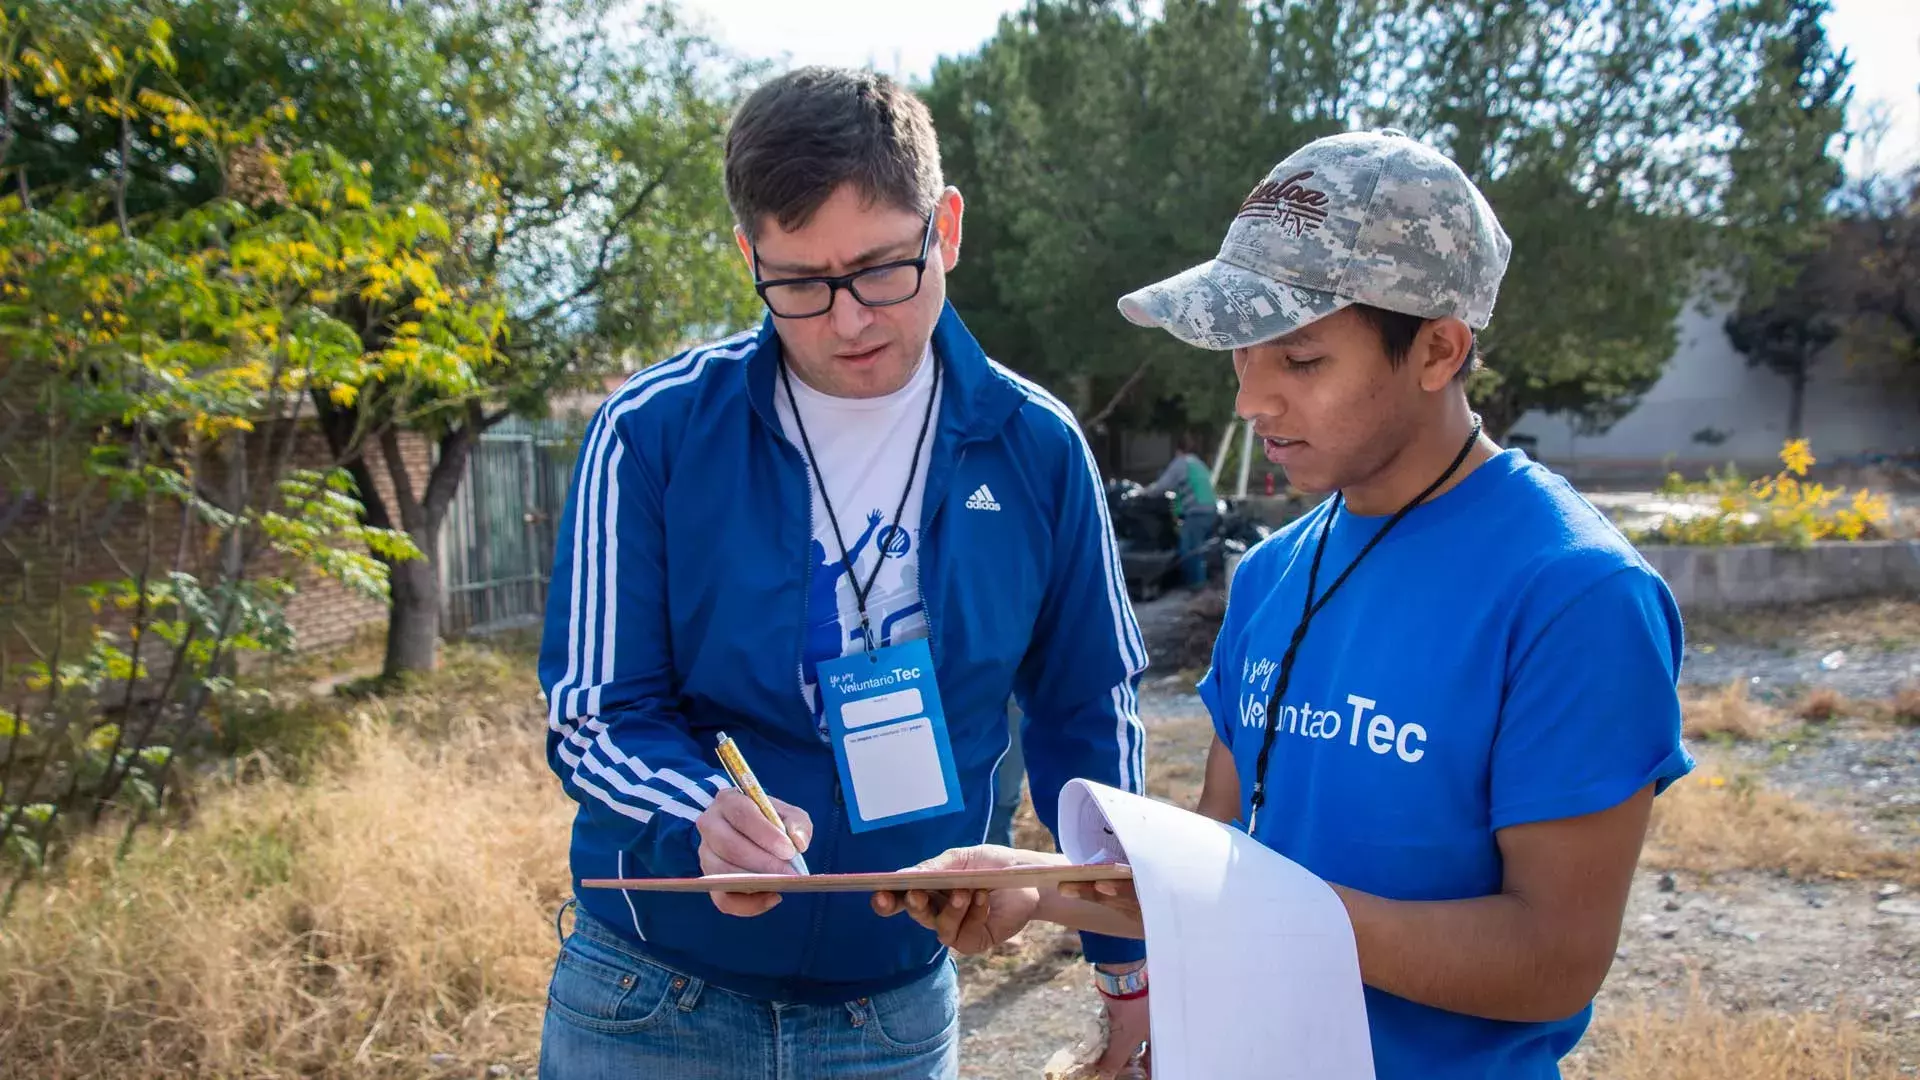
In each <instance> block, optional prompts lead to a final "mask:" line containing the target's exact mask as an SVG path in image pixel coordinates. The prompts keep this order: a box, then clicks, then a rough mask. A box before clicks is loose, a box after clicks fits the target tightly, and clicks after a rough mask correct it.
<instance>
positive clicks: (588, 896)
mask: <svg viewBox="0 0 1920 1080" xmlns="http://www.w3.org/2000/svg"><path fill="white" fill-rule="evenodd" d="M933 348H934V353H935V355H936V356H937V357H938V359H939V362H940V363H942V364H943V365H944V368H943V369H942V378H943V381H944V382H945V385H946V390H945V392H944V394H943V396H942V402H941V407H940V415H939V419H938V426H937V429H936V430H937V434H936V436H935V438H934V441H933V449H932V458H931V465H930V468H929V472H928V476H927V483H926V491H925V496H924V500H923V501H924V508H923V510H922V521H921V535H922V537H923V538H924V539H923V540H922V546H921V549H920V587H921V591H922V597H921V599H922V601H923V602H924V603H925V605H926V612H927V621H928V626H929V628H930V642H929V644H930V646H931V649H932V653H933V659H934V667H935V670H936V673H937V675H938V678H939V685H940V693H941V697H942V699H943V702H944V704H945V707H946V716H947V725H948V729H949V732H950V738H951V739H952V743H953V756H954V764H955V766H956V768H957V770H958V775H959V783H960V789H961V791H962V792H963V793H964V795H965V799H966V808H965V809H964V810H963V811H961V812H958V813H953V814H948V815H945V816H941V817H935V818H931V819H927V820H922V821H917V822H912V823H909V824H905V825H897V826H893V827H891V828H885V829H878V830H874V831H871V832H866V833H861V834H855V833H853V832H851V831H850V830H849V829H848V828H847V814H846V809H845V806H844V803H843V798H844V796H843V793H842V792H841V791H840V788H839V779H838V775H837V773H836V770H835V768H834V762H833V751H832V749H831V747H830V746H828V745H827V744H826V743H825V742H823V741H822V740H821V737H820V736H819V735H818V733H817V732H816V729H815V727H814V721H813V717H812V714H811V711H810V709H809V706H808V703H807V700H806V698H805V697H803V695H802V690H801V651H802V647H803V640H804V635H805V627H806V611H805V607H806V597H807V580H806V579H807V575H808V573H809V570H810V560H809V559H808V547H809V542H810V541H811V539H812V535H811V525H810V517H809V510H810V505H811V498H812V496H811V491H810V488H809V486H808V485H809V480H808V476H807V468H806V463H805V459H804V457H803V456H802V454H801V451H800V450H799V449H798V448H797V447H796V446H794V445H793V444H792V443H790V442H789V441H788V440H787V439H786V437H785V436H784V434H783V433H782V431H781V428H780V422H779V420H778V418H777V416H776V414H775V412H774V394H773V392H774V387H775V385H776V379H777V364H778V361H779V350H780V341H779V338H778V337H777V336H776V335H775V333H774V331H773V326H772V322H771V320H770V319H769V320H768V321H767V322H766V323H764V324H763V325H762V326H761V327H760V329H759V330H758V331H757V332H750V333H744V334H741V335H738V336H735V337H731V338H727V339H725V340H722V341H719V342H716V343H714V344H712V345H708V346H705V347H703V348H698V349H693V350H690V351H688V352H685V353H682V354H680V355H679V356H676V357H674V358H672V359H670V360H667V361H664V362H662V363H659V364H656V365H654V366H652V367H649V368H647V369H646V370H644V371H642V372H640V373H639V374H637V375H635V376H634V377H633V378H632V379H630V380H628V381H627V383H626V385H624V386H622V387H621V388H620V389H619V390H618V391H617V392H615V393H614V394H613V396H612V397H610V398H608V399H607V401H606V402H605V403H604V404H602V405H601V407H600V409H599V411H598V413H597V414H596V415H595V417H594V419H593V422H592V423H591V425H589V427H588V428H587V432H586V438H585V442H584V443H583V444H582V448H581V453H580V456H579V460H578V463H577V464H576V465H575V471H574V478H573V488H572V492H571V493H570V495H569V497H568V500H567V508H566V511H565V514H564V516H563V517H562V519H561V522H560V531H559V534H558V536H559V543H558V545H557V547H558V551H557V553H556V555H555V559H554V572H553V580H552V584H551V587H550V596H549V599H548V605H547V618H546V631H545V636H544V639H543V641H542V643H541V650H540V682H541V686H542V688H543V689H544V690H545V692H546V697H547V702H548V714H547V715H548V730H547V759H548V761H549V763H550V764H551V765H552V767H553V769H554V771H555V772H556V773H558V774H559V776H560V778H561V780H562V782H563V784H564V786H565V789H566V792H567V794H568V795H569V796H571V797H572V798H573V799H574V800H575V801H576V802H577V803H578V804H579V809H578V811H577V813H576V816H575V819H574V826H573V846H572V871H573V877H574V881H575V895H576V897H577V898H578V900H579V903H580V905H581V906H582V907H583V908H584V909H585V910H586V911H588V912H589V913H591V914H592V915H593V916H594V917H595V918H597V919H599V920H600V921H602V922H604V923H606V924H608V925H610V926H613V927H615V928H617V929H619V930H620V931H621V932H623V933H625V934H627V935H628V936H630V937H631V939H632V941H633V944H634V945H635V947H636V948H638V949H640V950H641V951H643V952H645V953H647V954H648V955H652V956H655V957H657V958H658V959H659V960H660V961H661V962H662V963H665V964H668V965H670V966H673V967H676V968H679V969H681V970H683V971H686V972H688V973H690V974H693V975H695V976H698V977H700V978H702V979H705V980H707V981H708V982H710V983H712V984H714V985H716V986H720V987H724V988H727V989H731V990H735V991H737V992H740V993H744V994H749V995H753V996H756V997H762V998H766V999H770V1000H785V1001H811V1002H830V1001H841V1000H850V999H851V998H854V997H858V996H861V995H864V994H872V993H879V992H882V991H884V990H887V989H892V988H894V987H897V986H901V985H905V984H907V983H909V982H912V981H914V980H916V979H918V978H920V977H922V976H924V975H926V974H928V973H929V972H930V971H931V970H932V968H933V967H934V966H935V965H936V964H939V963H942V962H944V960H945V954H944V950H943V948H942V946H941V945H940V944H939V942H938V941H937V940H936V939H935V938H934V936H933V935H932V933H930V932H929V931H927V930H924V929H922V928H921V927H919V926H918V925H916V924H914V923H913V922H912V921H911V920H910V919H908V918H906V917H905V916H899V917H896V918H892V919H882V918H879V917H878V916H875V915H874V914H873V913H872V911H871V910H870V909H869V907H868V902H867V897H866V896H864V895H823V894H820V895H817V894H793V895H789V896H787V897H786V898H785V902H783V903H781V904H780V905H779V906H777V907H775V908H774V909H773V910H772V911H770V912H768V913H766V914H764V915H761V916H759V917H756V918H751V919H741V918H735V917H732V916H728V915H723V914H721V913H720V912H719V911H718V910H717V909H716V908H715V907H714V906H713V903H712V902H711V900H709V899H708V898H707V897H706V896H705V895H702V894H662V893H650V892H636V891H618V890H610V889H597V888H596V889H588V888H581V887H579V884H578V883H579V881H580V879H582V878H598V877H607V878H611V877H630V876H635V877H675V876H694V875H698V874H699V873H700V867H699V861H698V855H697V852H698V845H699V836H698V833H697V832H696V831H695V829H694V827H693V823H694V820H695V819H696V818H697V817H698V816H699V815H700V812H701V811H702V810H704V809H705V808H706V807H707V806H708V805H709V804H710V803H711V802H712V800H713V797H714V795H715V793H716V792H717V791H718V790H720V789H721V788H723V787H725V786H726V784H727V781H726V773H725V770H723V769H722V768H720V766H719V764H718V762H717V759H716V758H715V756H714V753H713V746H714V734H715V733H716V732H718V731H721V730H724V731H726V732H727V734H729V735H730V736H732V737H733V738H734V739H735V740H736V741H737V742H738V743H739V744H740V748H741V751H742V753H743V754H744V755H745V756H746V759H747V761H748V762H749V763H750V764H751V765H752V766H753V769H754V772H755V773H756V774H757V775H758V776H759V778H760V782H761V783H762V784H763V785H764V786H765V787H766V789H767V791H768V792H769V793H771V794H773V795H774V796H776V797H778V798H781V799H784V800H786V801H788V802H790V803H793V804H795V805H797V806H800V807H803V808H804V809H805V810H806V811H807V813H808V814H810V815H812V818H813V822H814V832H815V835H814V838H813V841H812V846H811V847H810V848H809V850H808V851H807V862H808V864H809V865H810V868H811V869H812V870H813V872H815V873H829V872H854V871H873V870H894V869H898V868H900V867H903V866H907V865H910V864H912V863H915V862H918V861H920V860H922V859H925V858H928V857H931V856H933V855H935V854H938V853H939V852H941V851H944V850H946V849H947V848H950V847H956V846H960V845H965V844H974V843H979V842H980V840H981V839H982V836H983V835H984V833H985V831H986V824H987V818H988V816H989V814H990V813H991V812H992V809H993V802H994V792H993V783H994V779H993V778H994V772H995V767H996V765H997V764H998V762H999V761H1000V758H1001V755H1003V754H1004V753H1006V751H1007V723H1006V704H1007V698H1008V695H1009V692H1011V693H1013V694H1014V695H1015V696H1016V697H1017V698H1018V700H1019V701H1020V704H1021V708H1022V710H1023V711H1024V713H1025V720H1024V725H1025V727H1024V732H1025V733H1024V736H1023V738H1024V746H1025V751H1026V764H1027V770H1028V775H1029V777H1030V779H1031V786H1032V789H1033V793H1034V801H1035V804H1036V807H1037V809H1038V810H1039V814H1040V817H1041V820H1042V821H1043V822H1044V823H1045V824H1046V826H1047V827H1048V828H1049V829H1052V830H1055V834H1056V835H1058V831H1057V827H1056V826H1057V821H1056V807H1057V800H1058V795H1059V792H1060V788H1061V787H1062V785H1064V784H1065V783H1066V782H1067V781H1068V780H1070V779H1073V778H1075V777H1086V778H1088V779H1092V780H1098V781H1100V782H1102V783H1106V784H1111V785H1114V786H1116V787H1120V788H1124V789H1126V790H1129V791H1136V792H1137V791H1141V790H1142V780H1143V773H1144V769H1145V756H1144V753H1143V750H1144V732H1143V730H1142V728H1141V726H1140V722H1139V719H1138V716H1137V713H1136V709H1135V692H1136V689H1137V687H1138V683H1139V677H1140V673H1141V671H1142V670H1143V669H1144V668H1145V666H1146V659H1147V658H1146V652H1145V648H1144V646H1143V644H1142V642H1141V639H1140V631H1139V627H1138V626H1137V625H1136V623H1135V622H1134V617H1133V612H1132V609H1131V607H1130V606H1129V604H1128V600H1127V595H1126V587H1125V584H1124V581H1123V579H1122V577H1121V574H1120V566H1119V557H1118V553H1117V551H1116V548H1115V544H1114V538H1113V532H1112V528H1111V523H1110V521H1109V519H1108V516H1107V509H1106V506H1105V500H1104V495H1103V492H1102V488H1101V480H1100V476H1099V472H1098V469H1097V467H1096V466H1095V464H1094V462H1093V457H1092V455H1091V453H1090V452H1089V450H1088V448H1087V444H1086V442H1085V440H1084V439H1083V438H1082V437H1081V434H1080V430H1079V427H1078V426H1077V424H1076V423H1075V421H1074V419H1073V416H1072V414H1071V412H1069V411H1068V410H1067V408H1066V407H1065V406H1063V405H1062V404H1061V403H1060V402H1059V401H1057V400H1055V399H1054V398H1053V397H1051V396H1050V395H1048V394H1047V393H1046V392H1045V391H1044V390H1042V389H1040V388H1039V387H1038V386H1035V385H1034V384H1033V383H1030V382H1028V381H1026V380H1024V379H1022V378H1021V377H1019V376H1018V375H1016V374H1014V373H1013V372H1011V371H1009V370H1007V369H1006V368H1004V367H1002V366H1000V365H998V364H996V363H994V362H993V361H991V360H989V359H988V358H987V357H986V355H985V354H984V353H982V352H981V350H980V347H979V345H978V344H977V343H976V342H975V341H974V340H973V337H972V335H971V334H969V333H968V332H967V329H966V327H965V326H964V325H962V323H961V321H960V318H959V316H958V315H957V314H955V313H954V311H953V309H952V307H951V306H948V307H947V308H946V309H945V310H944V311H943V312H942V313H941V317H940V320H939V323H938V324H937V326H936V327H935V330H934V335H933ZM982 485H985V486H986V487H987V488H988V489H989V490H991V491H992V492H993V496H994V502H996V503H997V504H998V507H999V508H998V509H997V510H990V509H970V508H967V507H966V506H965V502H966V499H967V496H968V494H969V493H971V492H973V491H976V490H977V489H979V488H980V487H981V486H982ZM1082 940H1083V944H1084V947H1085V951H1086V954H1087V956H1088V958H1089V959H1091V960H1096V961H1120V960H1128V959H1135V958H1138V957H1140V956H1141V955H1143V952H1142V949H1141V945H1140V943H1138V942H1132V941H1122V940H1118V939H1113V938H1105V937H1101V936H1099V935H1092V934H1089V935H1083V938H1082Z"/></svg>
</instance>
